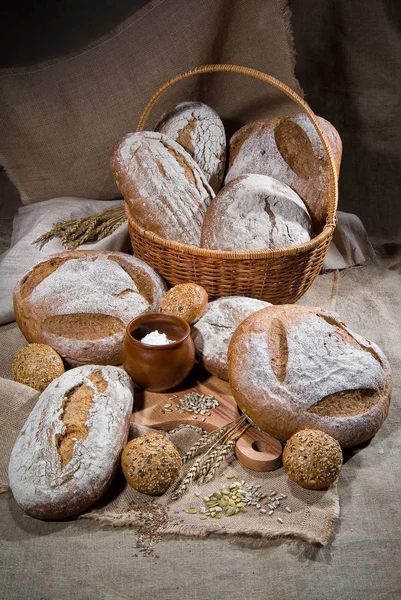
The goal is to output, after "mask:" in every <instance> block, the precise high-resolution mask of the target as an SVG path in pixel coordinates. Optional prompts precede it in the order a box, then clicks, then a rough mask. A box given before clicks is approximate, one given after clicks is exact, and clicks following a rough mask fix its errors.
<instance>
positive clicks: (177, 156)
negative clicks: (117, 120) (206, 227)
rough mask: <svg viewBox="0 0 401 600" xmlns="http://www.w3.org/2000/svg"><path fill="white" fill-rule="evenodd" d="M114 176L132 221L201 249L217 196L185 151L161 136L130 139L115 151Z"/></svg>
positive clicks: (148, 133) (144, 134)
mask: <svg viewBox="0 0 401 600" xmlns="http://www.w3.org/2000/svg"><path fill="white" fill-rule="evenodd" d="M111 170H112V172H113V175H114V177H115V179H116V182H117V185H118V187H119V188H120V190H121V192H122V194H123V196H124V198H125V200H126V208H127V213H128V216H130V215H131V216H132V217H133V219H134V220H135V221H136V222H138V223H139V224H140V225H141V226H142V227H144V228H145V229H149V230H150V231H153V233H156V234H157V235H159V236H161V237H163V238H166V239H169V240H174V241H177V242H183V243H184V244H191V245H193V246H199V243H200V232H201V227H202V221H203V217H204V215H205V212H206V209H207V207H208V206H209V203H210V200H211V199H212V198H213V197H214V192H213V190H212V188H211V187H210V185H209V184H208V182H207V179H206V176H205V175H204V174H203V173H202V171H201V169H200V167H199V166H198V165H197V164H196V162H195V161H194V159H193V158H192V157H191V156H190V155H189V154H188V152H186V151H185V150H184V149H183V148H182V146H180V145H179V144H177V143H176V142H175V141H174V140H172V139H170V138H168V137H167V136H165V135H163V134H161V133H157V132H152V131H140V132H138V133H128V134H127V135H125V136H124V137H123V138H121V140H120V141H119V142H118V143H117V144H116V146H115V147H114V150H113V152H112V155H111Z"/></svg>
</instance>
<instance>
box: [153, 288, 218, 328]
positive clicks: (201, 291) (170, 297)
mask: <svg viewBox="0 0 401 600" xmlns="http://www.w3.org/2000/svg"><path fill="white" fill-rule="evenodd" d="M207 300H208V295H207V291H206V290H205V288H203V287H202V286H201V285H197V284H196V283H179V284H178V285H175V286H174V287H172V288H171V289H170V290H169V291H168V292H167V293H166V294H165V296H164V297H163V299H162V301H161V304H160V311H161V312H163V313H169V314H172V315H177V316H178V317H182V318H183V319H185V321H187V323H189V324H190V325H192V324H193V323H195V321H197V320H198V319H200V317H201V316H202V315H203V313H204V312H205V308H206V306H207Z"/></svg>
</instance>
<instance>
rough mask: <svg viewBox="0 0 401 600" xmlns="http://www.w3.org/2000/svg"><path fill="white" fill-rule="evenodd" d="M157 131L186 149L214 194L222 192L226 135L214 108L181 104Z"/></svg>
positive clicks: (199, 104) (203, 105)
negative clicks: (220, 190)
mask: <svg viewBox="0 0 401 600" xmlns="http://www.w3.org/2000/svg"><path fill="white" fill-rule="evenodd" d="M156 131H159V132H160V133H164V134H165V135H167V136H168V137H169V138H171V139H173V140H175V141H176V142H177V143H178V144H180V146H182V147H183V148H184V149H185V150H186V151H187V152H188V154H190V155H191V156H192V158H193V159H194V160H195V162H196V163H197V164H198V165H199V166H200V168H201V169H202V171H203V173H204V174H205V175H206V177H207V180H208V182H209V184H210V185H211V187H212V188H213V190H214V191H215V192H216V193H217V192H218V191H219V189H220V188H221V184H222V181H223V177H224V168H225V165H226V133H225V131H224V125H223V123H222V121H221V119H220V117H219V115H218V114H217V112H216V111H215V110H213V108H210V106H207V105H206V104H203V103H202V102H180V104H177V105H176V106H174V107H173V108H172V109H171V110H169V111H168V112H167V113H166V114H165V115H163V117H162V119H161V121H160V122H159V124H158V125H157V127H156Z"/></svg>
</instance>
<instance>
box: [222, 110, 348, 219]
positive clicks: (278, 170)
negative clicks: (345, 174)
mask: <svg viewBox="0 0 401 600" xmlns="http://www.w3.org/2000/svg"><path fill="white" fill-rule="evenodd" d="M318 119H319V121H320V123H321V125H322V126H323V128H324V130H325V133H326V134H327V137H328V139H329V142H330V144H331V148H332V150H333V153H334V157H335V161H336V166H337V172H339V169H340V162H341V153H342V143H341V138H340V136H339V134H338V132H337V131H336V129H335V128H334V127H333V125H331V123H329V122H328V121H326V120H325V119H323V118H322V117H318ZM229 157H230V162H229V170H228V173H227V175H226V179H225V183H229V182H230V181H232V180H233V179H236V178H237V177H239V176H240V175H245V174H246V173H259V174H261V175H269V176H270V177H274V178H275V179H278V180H279V181H281V182H283V183H285V184H287V185H289V186H290V187H291V188H292V189H293V190H295V191H296V192H297V194H299V195H300V196H301V198H302V200H303V201H304V202H305V204H306V205H307V207H308V210H309V212H310V213H311V215H312V217H313V218H314V219H315V220H316V221H317V222H321V221H322V220H324V218H325V217H326V208H325V207H326V198H327V190H328V182H329V163H328V157H327V154H326V151H325V149H324V146H323V144H322V142H321V140H320V138H319V135H318V133H317V131H316V129H315V127H314V126H313V125H312V123H311V121H310V120H309V118H308V117H307V116H306V115H305V114H303V113H302V114H297V115H295V116H293V117H287V116H283V117H275V118H273V119H265V120H261V121H254V122H253V123H249V124H248V125H245V126H244V127H242V128H241V129H240V130H239V131H237V132H236V133H235V134H234V135H233V137H232V138H231V140H230V145H229Z"/></svg>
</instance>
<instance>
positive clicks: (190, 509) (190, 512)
mask: <svg viewBox="0 0 401 600" xmlns="http://www.w3.org/2000/svg"><path fill="white" fill-rule="evenodd" d="M186 512H187V513H188V514H189V515H195V514H196V512H197V510H196V508H193V507H192V506H190V507H189V508H187V510H186Z"/></svg>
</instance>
